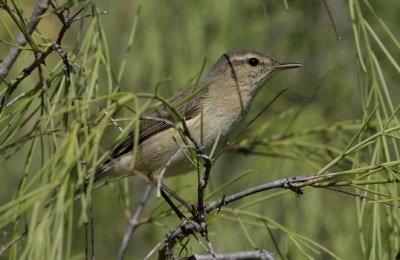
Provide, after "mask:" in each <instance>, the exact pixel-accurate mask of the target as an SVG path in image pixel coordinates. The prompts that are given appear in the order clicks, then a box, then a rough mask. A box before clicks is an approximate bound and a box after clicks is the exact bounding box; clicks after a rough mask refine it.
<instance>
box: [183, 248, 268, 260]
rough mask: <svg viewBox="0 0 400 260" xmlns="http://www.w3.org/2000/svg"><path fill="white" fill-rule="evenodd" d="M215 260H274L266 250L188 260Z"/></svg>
mask: <svg viewBox="0 0 400 260" xmlns="http://www.w3.org/2000/svg"><path fill="white" fill-rule="evenodd" d="M214 259H243V260H244V259H263V260H274V259H275V258H274V257H273V256H272V254H271V253H269V252H268V251H265V250H254V251H244V252H234V253H222V254H214V255H212V254H208V255H192V256H190V257H188V258H187V260H214Z"/></svg>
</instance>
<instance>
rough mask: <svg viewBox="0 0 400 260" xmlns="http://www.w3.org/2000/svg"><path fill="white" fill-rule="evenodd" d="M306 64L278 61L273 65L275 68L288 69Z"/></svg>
mask: <svg viewBox="0 0 400 260" xmlns="http://www.w3.org/2000/svg"><path fill="white" fill-rule="evenodd" d="M303 66H304V65H303V64H301V63H294V62H276V63H275V64H274V66H273V67H272V68H273V70H286V69H295V68H299V67H303Z"/></svg>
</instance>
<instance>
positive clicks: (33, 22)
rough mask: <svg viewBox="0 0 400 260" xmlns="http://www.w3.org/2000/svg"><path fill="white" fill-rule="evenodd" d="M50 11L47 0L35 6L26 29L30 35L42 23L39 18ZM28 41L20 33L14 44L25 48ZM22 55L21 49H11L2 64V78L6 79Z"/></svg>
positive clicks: (0, 69) (0, 70)
mask: <svg viewBox="0 0 400 260" xmlns="http://www.w3.org/2000/svg"><path fill="white" fill-rule="evenodd" d="M47 9H48V4H47V0H39V1H38V3H37V4H36V6H35V9H34V10H33V12H32V15H31V17H30V18H29V20H30V22H29V23H27V24H26V29H27V32H28V33H29V34H32V33H33V31H34V30H35V29H36V26H37V25H38V23H39V22H40V20H41V19H39V17H40V16H41V15H43V14H44V13H45V12H46V10H47ZM26 43H27V40H26V38H25V36H24V34H23V33H20V34H19V35H18V37H17V39H16V40H15V42H14V44H15V45H18V46H25V45H26ZM20 53H21V49H20V48H18V47H11V49H10V51H9V52H8V54H7V56H6V57H5V58H4V60H3V61H2V62H1V64H0V76H1V77H6V76H7V75H8V72H9V71H10V69H11V67H12V65H13V64H14V63H15V61H16V60H17V58H18V55H19V54H20Z"/></svg>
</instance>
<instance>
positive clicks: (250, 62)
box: [249, 58, 260, 67]
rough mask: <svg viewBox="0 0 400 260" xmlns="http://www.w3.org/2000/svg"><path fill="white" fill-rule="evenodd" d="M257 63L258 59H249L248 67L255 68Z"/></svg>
mask: <svg viewBox="0 0 400 260" xmlns="http://www.w3.org/2000/svg"><path fill="white" fill-rule="evenodd" d="M259 63H260V61H259V60H258V59H256V58H250V59H249V64H250V66H253V67H255V66H257V65H258V64H259Z"/></svg>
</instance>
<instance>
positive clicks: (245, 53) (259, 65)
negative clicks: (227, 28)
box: [209, 49, 303, 92]
mask: <svg viewBox="0 0 400 260" xmlns="http://www.w3.org/2000/svg"><path fill="white" fill-rule="evenodd" d="M302 66H303V64H300V63H293V62H279V61H278V60H277V59H275V58H273V57H271V56H269V55H267V54H264V53H261V52H258V51H254V50H249V49H237V50H233V51H230V52H227V53H225V54H224V55H222V56H221V58H220V59H219V60H218V61H217V62H216V63H215V64H214V66H213V67H212V68H211V70H210V72H209V77H210V78H215V77H218V78H219V79H221V80H226V81H227V82H229V81H230V80H229V79H233V80H234V81H235V84H237V86H238V87H239V88H240V89H247V90H250V91H251V92H253V91H257V90H258V89H259V88H260V87H261V86H262V85H263V84H264V83H265V82H266V80H267V79H268V78H270V77H271V76H272V75H273V74H275V73H276V72H278V71H280V70H284V69H292V68H298V67H302ZM224 78H225V79H224Z"/></svg>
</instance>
